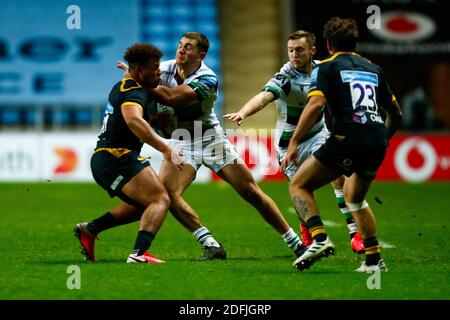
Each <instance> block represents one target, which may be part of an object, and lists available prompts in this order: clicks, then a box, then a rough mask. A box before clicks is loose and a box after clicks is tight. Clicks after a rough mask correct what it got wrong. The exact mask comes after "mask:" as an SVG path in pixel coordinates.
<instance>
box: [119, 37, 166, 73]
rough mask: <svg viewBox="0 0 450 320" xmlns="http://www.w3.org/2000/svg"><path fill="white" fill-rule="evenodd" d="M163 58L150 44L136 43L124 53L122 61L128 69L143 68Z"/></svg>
mask: <svg viewBox="0 0 450 320" xmlns="http://www.w3.org/2000/svg"><path fill="white" fill-rule="evenodd" d="M162 56H163V53H162V51H161V50H159V49H158V48H157V47H155V46H154V45H151V44H143V43H136V44H134V45H132V46H131V47H129V48H128V49H127V50H126V51H125V55H124V56H123V57H124V59H125V60H126V61H127V62H128V65H129V67H130V69H134V68H135V67H136V66H141V67H145V66H146V65H147V63H149V62H150V61H152V60H159V59H161V57H162Z"/></svg>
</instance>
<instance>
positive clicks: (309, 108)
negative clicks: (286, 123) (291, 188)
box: [281, 96, 327, 171]
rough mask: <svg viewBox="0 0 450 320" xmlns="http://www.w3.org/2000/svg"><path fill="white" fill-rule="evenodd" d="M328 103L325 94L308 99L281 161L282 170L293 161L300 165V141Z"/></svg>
mask: <svg viewBox="0 0 450 320" xmlns="http://www.w3.org/2000/svg"><path fill="white" fill-rule="evenodd" d="M326 103H327V99H326V98H325V97H324V96H311V97H310V98H309V99H308V103H307V104H306V107H305V109H304V110H303V112H302V114H301V116H300V119H299V120H298V124H297V127H296V128H295V132H294V135H293V136H292V138H291V141H290V142H289V146H288V151H287V153H286V158H285V159H284V161H283V162H282V163H281V170H282V171H284V170H285V169H286V168H287V167H288V165H289V163H290V162H291V161H293V162H294V164H295V165H296V166H298V165H299V163H298V158H297V147H298V142H299V141H300V140H301V139H302V138H303V137H304V136H305V134H307V133H308V132H309V131H310V130H311V128H312V127H313V126H314V123H315V122H316V120H317V118H318V117H319V116H320V113H321V110H322V107H323V106H324V105H325V104H326Z"/></svg>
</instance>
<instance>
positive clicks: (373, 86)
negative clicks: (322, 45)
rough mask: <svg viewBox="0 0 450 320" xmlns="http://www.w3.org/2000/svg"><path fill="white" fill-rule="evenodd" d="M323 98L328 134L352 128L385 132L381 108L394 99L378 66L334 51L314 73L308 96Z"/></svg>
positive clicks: (350, 54) (346, 53)
mask: <svg viewBox="0 0 450 320" xmlns="http://www.w3.org/2000/svg"><path fill="white" fill-rule="evenodd" d="M314 95H321V96H324V97H326V99H327V106H326V113H325V118H326V122H327V126H328V128H329V129H330V131H332V132H334V131H336V129H338V128H340V127H342V126H347V125H352V126H355V125H357V126H359V125H360V126H364V127H371V128H372V129H374V130H378V131H383V132H384V131H385V130H386V128H385V126H384V119H383V111H382V109H383V106H386V105H387V104H391V103H392V101H394V100H395V96H394V95H393V94H392V91H391V89H390V87H389V84H388V83H387V81H386V79H385V77H384V74H383V71H382V70H381V68H380V67H379V66H377V65H376V64H374V63H371V62H370V61H369V60H367V59H365V58H363V57H362V56H360V55H358V54H356V53H354V52H337V53H335V54H334V55H332V56H331V57H330V58H328V59H325V60H323V61H321V62H320V64H319V67H318V68H316V69H314V70H313V73H312V75H311V86H310V90H309V93H308V97H310V96H314Z"/></svg>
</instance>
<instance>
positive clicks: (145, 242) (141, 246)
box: [132, 230, 155, 256]
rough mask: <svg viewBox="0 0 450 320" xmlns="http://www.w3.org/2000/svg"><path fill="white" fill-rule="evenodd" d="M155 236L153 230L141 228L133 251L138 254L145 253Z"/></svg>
mask: <svg viewBox="0 0 450 320" xmlns="http://www.w3.org/2000/svg"><path fill="white" fill-rule="evenodd" d="M154 238H155V236H154V235H153V234H152V233H151V232H148V231H145V230H139V232H138V235H137V238H136V242H135V244H134V249H133V252H132V253H135V254H137V255H138V256H141V255H143V254H144V253H145V251H147V250H148V248H150V245H151V243H152V241H153V239H154Z"/></svg>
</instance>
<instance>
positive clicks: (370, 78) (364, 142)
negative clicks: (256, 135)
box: [282, 17, 402, 272]
mask: <svg viewBox="0 0 450 320" xmlns="http://www.w3.org/2000/svg"><path fill="white" fill-rule="evenodd" d="M358 35H359V32H358V26H357V25H356V23H355V21H354V20H352V19H341V18H338V17H334V18H331V19H330V20H329V21H328V22H327V23H326V24H325V26H324V31H323V36H324V38H325V40H326V42H327V48H328V51H329V53H330V54H331V57H330V58H328V59H325V60H323V61H321V62H320V64H319V67H318V68H317V69H316V70H315V72H314V71H313V74H312V76H311V87H310V90H309V93H308V102H307V105H306V107H305V109H304V110H303V113H302V114H301V117H300V120H299V122H298V124H297V127H296V130H295V133H294V135H293V137H292V139H291V141H290V143H289V147H288V152H287V155H286V158H285V160H284V161H283V163H282V168H286V166H287V165H288V164H289V163H290V162H291V161H294V163H298V161H297V145H298V142H299V141H301V139H302V138H303V137H304V136H305V134H307V133H308V131H309V130H310V129H311V127H312V126H313V125H314V122H315V119H317V116H318V114H320V112H321V109H322V107H323V106H324V105H326V120H327V126H328V129H329V130H330V137H329V138H328V139H327V141H326V142H325V144H323V145H322V146H321V147H320V148H319V149H318V150H317V151H316V152H314V153H313V155H312V156H310V157H309V158H307V159H306V160H305V161H304V162H303V163H302V164H301V166H300V168H299V169H298V171H297V172H296V174H295V175H294V177H293V179H292V181H291V184H290V186H289V192H290V194H291V198H292V200H293V202H294V205H295V206H296V208H297V210H299V212H300V211H301V212H303V214H304V216H305V220H306V224H307V226H308V228H309V229H310V231H311V234H312V236H313V243H312V245H311V246H310V247H309V248H308V250H306V252H305V253H304V254H303V255H302V256H300V257H299V258H298V259H297V260H295V262H294V266H295V267H296V268H298V269H299V270H303V269H305V268H308V267H309V266H311V265H312V264H313V263H314V262H315V261H317V260H318V259H319V258H321V257H324V256H328V255H329V254H333V253H334V244H333V243H332V242H331V240H330V238H329V237H328V236H327V234H326V233H325V229H324V226H323V223H322V221H321V219H320V213H319V208H318V206H317V202H316V200H315V198H314V190H316V189H318V188H320V187H321V186H323V185H325V184H327V183H329V182H330V181H332V180H334V179H336V177H338V176H340V175H342V174H344V175H346V176H348V177H349V178H348V179H346V181H345V184H344V196H345V201H346V203H347V205H348V207H349V209H350V211H351V212H352V216H353V218H354V219H355V221H356V224H357V226H358V229H359V232H360V234H361V236H362V238H363V241H364V249H365V254H366V259H365V261H364V262H363V264H362V265H361V267H360V268H358V269H356V270H355V271H359V272H366V271H378V270H379V271H387V267H386V264H385V263H384V261H383V259H381V255H380V245H379V242H378V240H377V237H376V222H375V216H374V214H373V212H372V210H371V209H370V207H369V204H368V203H367V202H366V200H365V197H366V193H367V191H368V189H369V187H370V184H371V182H372V181H373V179H374V178H375V175H376V173H377V170H378V168H379V167H380V165H381V163H382V161H383V159H384V156H385V153H386V149H387V146H388V141H389V138H390V137H391V136H392V135H393V134H394V133H395V131H396V130H397V127H398V125H399V123H400V120H401V115H402V114H401V110H400V106H399V105H398V103H397V101H396V99H395V96H394V95H393V94H392V91H391V89H390V87H389V85H388V83H387V81H386V79H385V77H384V74H383V71H382V70H381V68H380V67H379V66H377V65H375V64H373V63H371V62H370V61H368V60H367V59H365V58H363V57H361V56H360V55H358V54H357V53H355V52H354V51H355V48H356V44H357V40H358Z"/></svg>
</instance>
